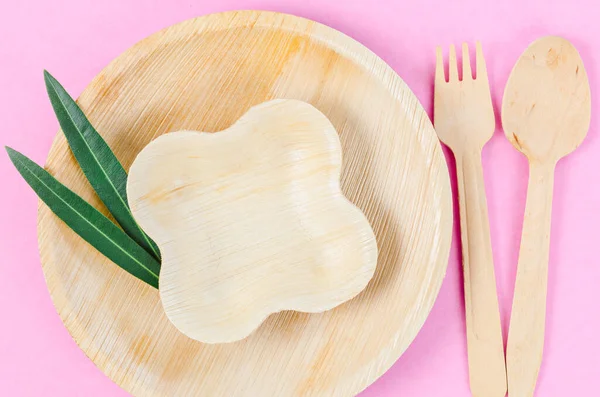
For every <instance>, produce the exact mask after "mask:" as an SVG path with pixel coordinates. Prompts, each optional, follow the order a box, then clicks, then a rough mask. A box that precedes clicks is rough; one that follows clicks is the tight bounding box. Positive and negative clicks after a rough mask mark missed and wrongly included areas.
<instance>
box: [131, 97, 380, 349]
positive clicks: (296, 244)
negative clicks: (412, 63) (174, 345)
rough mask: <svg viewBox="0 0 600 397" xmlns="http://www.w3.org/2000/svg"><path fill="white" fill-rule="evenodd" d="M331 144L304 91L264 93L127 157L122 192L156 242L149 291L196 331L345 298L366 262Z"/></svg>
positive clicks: (369, 245)
mask: <svg viewBox="0 0 600 397" xmlns="http://www.w3.org/2000/svg"><path fill="white" fill-rule="evenodd" d="M341 166H342V148H341V145H340V139H339V135H338V133H337V132H336V130H335V128H334V127H333V125H332V124H331V122H330V121H329V120H328V119H327V117H325V115H324V114H323V113H321V112H319V111H318V110H317V109H316V108H315V107H314V106H312V105H311V104H309V103H306V102H303V101H298V100H295V99H273V100H271V101H267V102H263V103H261V104H258V105H256V106H254V107H252V108H251V109H250V110H248V112H247V113H245V114H244V115H243V116H242V117H241V118H240V119H239V120H237V121H236V122H235V123H234V124H233V125H231V126H230V127H229V128H227V129H225V130H223V131H219V132H218V133H216V134H213V133H208V132H199V131H175V132H170V133H168V134H164V135H161V136H159V137H158V138H156V139H155V140H153V141H152V142H150V144H148V146H146V147H145V148H144V149H142V151H141V152H140V153H138V155H137V157H136V158H135V160H134V162H133V164H132V165H131V168H130V169H129V177H128V179H127V199H128V201H129V204H130V207H131V212H132V213H133V216H134V217H135V219H136V221H137V222H138V224H139V225H140V226H141V227H142V228H143V229H144V231H146V232H147V233H148V235H149V236H150V237H151V238H152V239H153V240H154V241H155V242H156V244H157V245H158V247H159V248H160V253H161V256H162V263H161V268H160V281H159V291H160V300H161V302H162V305H163V307H164V309H165V313H166V315H167V317H168V318H169V320H171V322H172V323H173V325H175V327H177V329H179V330H180V331H181V332H183V333H184V334H185V335H187V336H189V337H190V338H192V339H195V340H197V341H199V342H205V343H230V342H236V341H238V340H241V339H244V338H246V337H247V336H248V335H250V334H251V333H252V332H253V331H254V330H255V329H256V328H258V326H259V325H260V324H261V323H262V322H263V321H265V320H266V319H267V317H268V316H269V315H271V314H273V313H277V312H280V311H283V310H296V311H299V312H304V313H320V312H324V311H326V310H330V309H333V308H334V307H336V306H338V305H340V304H342V303H344V302H346V301H348V300H350V299H352V298H354V297H355V296H356V295H358V293H360V292H361V291H362V290H363V289H364V288H365V287H366V286H367V284H368V282H369V281H370V280H371V278H372V277H373V274H374V273H375V267H376V265H377V242H376V241H375V235H374V233H373V230H372V229H371V226H370V225H369V222H368V221H367V219H366V217H365V216H364V214H363V213H362V212H361V211H360V210H359V209H358V208H356V206H354V205H353V204H352V203H351V202H349V200H348V199H347V198H346V197H345V196H344V195H343V194H342V192H341V188H340V172H341Z"/></svg>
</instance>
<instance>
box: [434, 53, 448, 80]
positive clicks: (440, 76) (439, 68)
mask: <svg viewBox="0 0 600 397" xmlns="http://www.w3.org/2000/svg"><path fill="white" fill-rule="evenodd" d="M435 58H436V59H435V84H436V87H437V84H438V83H445V82H446V75H445V73H444V57H443V55H442V47H436V48H435Z"/></svg>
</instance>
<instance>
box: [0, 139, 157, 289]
mask: <svg viewBox="0 0 600 397" xmlns="http://www.w3.org/2000/svg"><path fill="white" fill-rule="evenodd" d="M6 151H7V152H8V155H9V157H10V159H11V161H12V162H13V164H14V165H15V167H16V168H17V170H18V171H19V173H20V174H21V176H23V178H24V179H25V180H26V181H27V183H28V184H29V186H31V187H32V188H33V190H34V191H35V192H36V194H37V195H38V196H39V197H40V199H42V201H44V203H46V205H48V207H50V209H51V210H52V212H54V213H55V214H56V215H57V216H58V217H59V218H60V219H62V220H63V221H64V222H65V223H66V224H67V225H68V226H69V227H70V228H71V229H73V230H74V231H75V233H77V234H78V235H80V236H81V237H82V238H83V239H84V240H85V241H87V242H88V243H90V244H91V245H92V246H93V247H95V248H96V249H97V250H98V251H100V252H101V253H102V254H103V255H104V256H106V257H107V258H109V259H110V260H112V261H113V262H114V263H116V264H117V265H118V266H120V267H122V268H123V269H124V270H126V271H128V272H129V273H131V274H132V275H134V276H135V277H137V278H139V279H140V280H142V281H145V282H146V283H148V284H150V285H152V286H153V287H155V288H158V274H159V270H160V263H159V262H158V261H157V260H156V259H155V258H154V257H153V256H152V255H150V254H149V253H148V252H146V251H145V250H144V249H143V248H142V247H140V246H139V245H138V244H137V243H136V242H135V241H134V240H133V239H132V238H131V237H129V236H128V235H127V234H126V233H125V232H124V231H123V230H121V229H120V228H119V227H118V226H117V225H115V224H114V223H113V222H111V220H110V219H108V218H107V217H106V216H104V215H103V214H102V213H101V212H100V211H98V210H97V209H96V208H94V207H92V206H91V205H90V204H88V203H87V202H86V201H85V200H83V199H82V198H81V197H79V196H78V195H77V194H75V193H74V192H73V191H72V190H70V189H69V188H67V187H66V186H65V185H63V184H62V183H60V182H59V181H57V180H56V179H55V178H54V177H53V176H52V175H50V174H49V173H48V171H46V170H45V169H43V168H42V167H40V166H39V165H37V164H36V163H34V162H33V161H31V160H30V159H28V158H27V157H25V156H24V155H22V154H21V153H19V152H17V151H15V150H13V149H11V148H9V147H7V148H6Z"/></svg>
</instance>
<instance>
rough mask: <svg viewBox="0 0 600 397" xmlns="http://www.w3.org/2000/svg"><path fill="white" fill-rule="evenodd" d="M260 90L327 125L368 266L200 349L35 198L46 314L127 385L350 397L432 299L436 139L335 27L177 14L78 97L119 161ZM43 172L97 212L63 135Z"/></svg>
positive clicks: (216, 125)
mask: <svg viewBox="0 0 600 397" xmlns="http://www.w3.org/2000/svg"><path fill="white" fill-rule="evenodd" d="M273 98H292V99H300V100H304V101H307V102H309V103H311V104H312V105H314V106H316V107H317V108H318V109H319V110H320V111H322V112H323V113H324V114H325V115H326V116H327V117H329V119H330V120H331V122H332V123H333V125H334V126H335V127H336V129H337V131H338V132H339V134H340V139H341V143H342V150H343V156H344V158H343V162H344V166H343V171H342V188H343V190H344V193H345V194H346V195H347V197H348V198H349V199H350V200H351V201H352V202H354V203H355V204H356V205H357V206H358V207H359V208H360V209H361V210H362V211H363V212H364V213H365V215H366V216H367V218H368V219H369V221H370V222H371V225H372V227H373V229H374V231H375V235H376V237H377V244H378V247H379V261H378V264H377V270H376V274H375V276H374V278H373V279H372V280H371V283H370V284H369V285H368V287H367V288H366V289H365V290H364V291H363V292H362V293H361V294H359V295H358V296H357V297H356V298H355V299H353V300H351V301H349V302H347V303H345V304H343V305H341V306H339V307H337V308H335V309H333V310H330V311H328V312H325V313H321V314H305V313H297V312H281V313H279V314H275V315H272V316H271V317H269V319H268V320H267V321H266V322H265V323H263V325H262V326H261V327H260V328H259V329H258V330H257V331H255V332H254V333H253V334H252V335H251V336H250V337H248V338H247V339H245V340H242V341H240V342H236V343H231V344H223V345H205V344H202V343H199V342H196V341H193V340H191V339H188V338H187V337H185V336H184V335H183V334H181V333H179V332H178V331H177V329H175V327H174V326H173V325H172V324H171V323H170V322H169V321H168V320H167V318H166V316H165V314H164V312H163V309H162V306H161V303H160V301H159V294H158V291H156V290H155V289H153V288H152V287H149V286H147V285H145V284H144V283H142V282H141V281H139V280H137V279H136V278H134V277H133V276H131V275H129V274H128V273H126V272H125V271H123V270H121V269H120V268H118V267H117V266H115V265H114V264H113V263H112V262H110V261H109V260H108V259H106V258H104V257H103V256H102V255H101V254H99V253H98V252H97V251H96V250H94V249H93V248H92V247H91V246H89V245H88V244H86V243H85V242H84V241H82V240H81V239H80V238H79V237H78V236H77V235H76V234H74V233H73V232H72V231H71V230H70V229H69V228H68V227H67V226H65V224H63V223H62V222H61V221H60V220H59V219H58V218H57V217H56V216H54V215H53V214H52V213H51V212H50V211H49V210H48V209H47V207H46V206H43V205H41V206H40V211H39V228H38V233H39V244H40V250H41V257H42V263H43V268H44V274H45V277H46V280H47V284H48V288H49V290H50V293H51V295H52V299H53V301H54V304H55V305H56V308H57V310H58V313H59V314H60V316H61V318H62V320H63V322H64V324H65V326H66V327H67V329H68V330H69V332H70V333H71V335H72V336H73V338H74V339H75V341H76V342H77V343H78V344H79V346H80V347H81V349H83V351H84V352H85V353H86V354H87V356H88V357H90V359H91V360H92V361H94V363H95V364H96V365H97V366H98V367H99V368H100V369H101V370H102V371H104V372H105V373H106V374H107V375H108V376H109V377H110V378H111V379H113V380H114V381H115V382H116V383H117V384H119V385H121V386H122V387H123V388H124V389H125V390H127V391H129V392H130V393H132V394H133V395H136V396H169V397H170V396H196V395H203V396H206V395H210V396H227V397H231V396H252V397H255V396H278V397H280V396H313V395H320V396H327V397H329V396H351V395H355V394H357V393H359V392H360V391H361V390H363V389H364V388H366V387H367V386H368V385H369V384H371V383H372V382H373V381H374V380H375V379H377V378H378V377H379V376H380V375H382V374H383V373H384V372H385V371H386V370H387V369H388V368H389V367H390V366H391V365H392V364H393V363H394V362H395V361H396V360H397V359H398V357H400V355H401V354H402V353H403V352H404V350H405V349H406V347H407V346H408V345H409V344H410V342H411V341H412V340H413V338H414V337H415V336H416V334H417V332H418V331H419V329H420V328H421V326H422V325H423V323H424V321H425V318H426V317H427V315H428V313H429V311H430V309H431V307H432V305H433V302H434V300H435V297H436V295H437V293H438V290H439V288H440V285H441V283H442V279H443V278H444V274H445V271H446V266H447V261H448V254H449V249H450V240H451V223H452V211H451V194H450V182H449V177H448V170H447V167H446V163H445V160H444V157H443V154H442V150H441V147H440V145H439V142H438V139H437V137H436V134H435V132H434V130H433V127H432V125H431V122H430V121H429V118H428V117H427V115H426V113H425V112H424V110H423V108H422V107H421V105H420V104H419V102H418V100H417V98H416V97H415V96H414V94H413V93H412V92H411V91H410V90H409V89H408V87H407V86H406V85H405V84H404V82H403V81H402V80H401V79H400V78H399V77H398V76H397V75H396V74H395V73H394V72H393V70H392V69H391V68H390V67H389V66H387V65H386V64H385V63H384V62H383V61H382V60H381V59H379V58H378V57H377V56H375V55H374V54H373V53H371V52H370V51H369V50H367V49H366V48H365V47H363V46H362V45H360V44H358V43H357V42H355V41H353V40H352V39H350V38H348V37H347V36H345V35H343V34H341V33H339V32H337V31H335V30H333V29H331V28H328V27H326V26H323V25H320V24H317V23H315V22H312V21H308V20H305V19H301V18H298V17H294V16H289V15H282V14H276V13H268V12H250V11H244V12H228V13H222V14H215V15H210V16H206V17H201V18H197V19H193V20H189V21H186V22H183V23H180V24H178V25H175V26H172V27H170V28H167V29H165V30H163V31H161V32H159V33H156V34H154V35H152V36H150V37H149V38H147V39H145V40H143V41H141V42H140V43H138V44H136V45H135V46H134V47H132V48H131V49H129V50H128V51H126V52H125V53H124V54H122V55H121V56H119V57H118V58H117V59H116V60H114V61H113V62H112V63H111V64H110V65H109V66H108V67H106V69H104V70H103V71H102V72H101V73H100V74H99V75H98V76H97V77H96V78H95V79H94V80H93V81H92V83H91V84H90V85H89V86H88V87H87V88H86V90H85V91H84V92H83V94H82V95H81V97H80V98H79V104H80V105H81V107H82V109H83V110H84V112H86V114H87V115H88V116H89V119H90V120H91V122H92V123H93V124H94V125H95V126H96V128H97V129H98V131H100V133H101V134H102V135H103V136H104V138H105V139H106V141H107V142H108V144H109V145H110V146H111V147H112V148H113V150H114V151H115V154H116V155H117V157H118V158H119V159H120V160H121V161H122V162H123V165H124V166H125V168H126V169H128V168H129V166H130V164H131V162H132V161H133V159H134V157H135V155H136V154H137V153H138V152H139V151H140V150H141V149H142V148H143V147H144V146H145V145H146V144H147V143H148V142H150V140H151V139H153V138H155V137H157V136H159V135H160V134H164V133H167V132H169V131H176V130H182V129H190V130H197V131H219V130H222V129H225V128H227V127H228V126H230V125H231V124H232V123H233V122H234V121H235V120H237V119H238V118H239V117H240V116H241V115H242V114H244V113H245V112H246V111H247V110H248V109H249V108H250V107H251V106H253V105H256V104H258V103H260V102H263V101H266V100H269V99H273ZM47 169H48V170H49V171H50V172H51V173H52V174H54V175H55V176H56V177H57V178H58V180H60V181H62V182H63V183H65V184H66V185H67V186H69V187H71V188H72V189H73V190H75V191H76V192H77V193H79V194H80V195H81V196H83V197H84V198H85V199H86V200H88V201H89V202H90V203H92V204H93V205H94V206H96V207H98V208H100V209H102V210H103V211H105V209H104V207H102V205H101V204H100V202H99V200H98V198H97V197H96V196H95V195H94V193H93V191H92V189H91V187H90V186H89V184H88V183H87V181H86V180H85V178H84V177H83V174H82V172H81V171H80V170H79V168H78V166H77V164H76V162H75V160H74V158H73V156H72V155H71V153H70V151H69V148H68V146H67V143H66V141H65V139H64V137H63V135H62V133H59V134H58V135H57V137H56V139H55V141H54V144H53V145H52V149H51V151H50V154H49V157H48V162H47ZM231 227H232V228H234V227H235V225H231Z"/></svg>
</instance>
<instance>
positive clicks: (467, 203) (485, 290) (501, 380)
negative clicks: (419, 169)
mask: <svg viewBox="0 0 600 397" xmlns="http://www.w3.org/2000/svg"><path fill="white" fill-rule="evenodd" d="M456 170H457V176H458V183H457V185H458V197H459V206H460V229H461V242H462V252H463V272H464V288H465V314H466V325H467V349H468V357H469V381H470V386H471V393H472V395H473V397H504V396H505V395H506V387H507V386H506V365H505V362H504V344H503V341H502V329H501V326H500V312H499V308H498V296H497V294H496V277H495V273H494V261H493V257H492V244H491V239H490V226H489V221H488V209H487V201H486V197H485V188H484V181H483V169H482V167H481V150H476V151H465V152H464V153H459V154H458V155H457V156H456Z"/></svg>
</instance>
